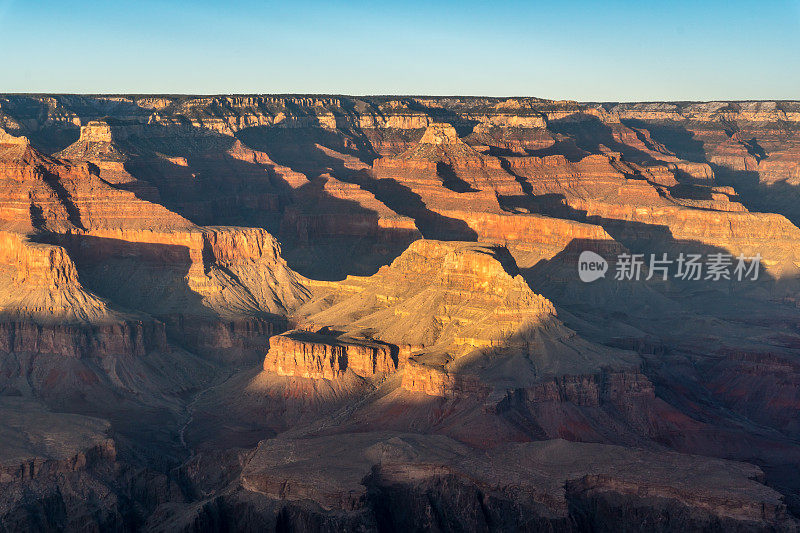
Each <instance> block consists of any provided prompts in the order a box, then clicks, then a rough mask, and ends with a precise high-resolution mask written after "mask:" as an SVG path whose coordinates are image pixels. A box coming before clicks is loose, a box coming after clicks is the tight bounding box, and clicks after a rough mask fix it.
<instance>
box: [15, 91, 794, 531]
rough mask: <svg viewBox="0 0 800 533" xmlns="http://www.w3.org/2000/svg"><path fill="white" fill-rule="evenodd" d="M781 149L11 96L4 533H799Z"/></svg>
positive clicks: (441, 115)
mask: <svg viewBox="0 0 800 533" xmlns="http://www.w3.org/2000/svg"><path fill="white" fill-rule="evenodd" d="M799 124H800V104H798V103H797V102H705V103H638V104H637V103H613V104H612V103H608V104H602V103H600V104H598V103H595V104H583V103H579V102H572V101H553V100H543V99H537V98H488V97H486V98H483V97H474V98H471V97H470V98H468V97H449V98H436V97H357V98H356V97H345V96H325V97H317V96H270V95H250V96H224V95H219V96H205V97H203V96H198V97H193V96H180V95H170V96H125V95H116V96H89V95H0V415H2V417H0V418H2V420H3V424H0V485H2V486H1V487H0V489H2V490H0V523H2V526H0V529H2V528H3V527H4V526H5V527H7V528H8V529H37V528H38V529H60V530H75V529H85V528H87V527H88V528H94V529H119V528H120V526H119V524H124V525H125V526H124V527H125V528H126V529H128V530H155V531H164V530H171V531H174V530H206V529H224V528H228V529H264V528H266V529H269V528H274V529H276V530H278V529H280V530H284V529H293V528H294V529H325V528H328V529H331V530H358V531H372V530H377V531H390V530H411V529H435V528H438V529H442V530H449V529H460V530H482V529H486V530H512V529H514V530H517V529H520V530H525V529H529V530H530V529H547V530H563V531H568V530H590V529H592V530H604V529H605V530H622V529H625V528H629V527H631V524H636V525H637V527H640V528H643V529H657V528H661V529H666V530H729V529H732V530H772V531H783V530H785V531H793V530H796V529H797V527H798V525H797V524H798V516H800V511H799V510H798V509H800V483H798V479H800V448H798V446H797V439H798V437H800V427H798V423H797V416H796V413H797V409H798V407H799V406H800V403H798V398H797V386H798V383H799V381H798V377H797V376H798V374H799V373H798V368H800V366H799V365H798V348H800V335H798V332H797V324H798V323H800V311H799V310H798V306H797V302H798V301H800V285H798V283H797V275H798V268H800V257H798V249H797V242H798V239H799V238H800V233H799V232H800V230H798V227H797V222H798V220H800V215H799V213H800V212H799V211H798V209H797V205H798V202H797V199H798V198H799V197H798V193H797V190H796V185H797V183H798V180H800V174H798V169H799V168H800V151H799V150H798V146H800V142H798V138H800V137H798V132H799V131H800V128H799V127H798V125H799ZM583 251H592V252H594V253H595V254H598V255H600V256H601V257H602V258H603V260H604V261H606V262H607V264H608V269H607V271H606V272H605V276H604V277H601V278H598V279H596V280H594V281H592V282H583V281H581V279H580V277H579V276H578V261H579V257H580V255H581V253H582V252H583ZM681 253H697V254H700V255H701V257H704V258H707V257H708V256H710V255H711V254H724V255H725V254H727V255H730V256H732V257H735V256H737V255H738V254H744V255H745V256H748V257H752V256H756V255H758V256H759V257H760V258H761V263H760V267H761V268H760V270H759V273H760V276H759V277H758V279H757V280H756V279H754V280H747V282H739V281H737V280H736V279H735V278H730V279H728V278H723V279H720V280H713V279H706V278H704V277H703V279H698V280H686V279H679V278H678V277H676V276H674V275H672V272H674V270H673V271H672V272H671V273H670V275H668V276H667V277H666V279H663V278H661V276H651V275H650V274H652V273H654V271H653V270H652V269H651V268H650V267H651V265H650V264H649V263H648V261H649V258H650V256H651V255H652V256H656V257H661V256H662V254H667V255H668V256H670V258H671V259H675V258H676V256H677V255H678V254H681ZM622 254H640V255H641V257H642V258H643V260H644V262H645V264H644V265H643V268H642V270H641V273H640V274H641V275H640V276H639V279H625V278H624V277H617V276H616V275H615V274H617V270H618V268H619V265H620V261H619V256H620V255H622ZM673 266H674V265H673ZM755 465H758V466H755ZM87 517H88V518H87ZM87 520H88V522H87ZM7 524H8V525H10V526H7Z"/></svg>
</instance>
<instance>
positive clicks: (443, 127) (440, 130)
mask: <svg viewBox="0 0 800 533" xmlns="http://www.w3.org/2000/svg"><path fill="white" fill-rule="evenodd" d="M460 141H461V139H459V138H458V133H456V129H455V128H454V127H453V126H451V125H450V124H447V123H445V122H434V123H433V124H430V125H429V126H428V127H427V129H426V130H425V133H424V134H423V135H422V139H420V140H419V142H420V144H456V143H458V142H460Z"/></svg>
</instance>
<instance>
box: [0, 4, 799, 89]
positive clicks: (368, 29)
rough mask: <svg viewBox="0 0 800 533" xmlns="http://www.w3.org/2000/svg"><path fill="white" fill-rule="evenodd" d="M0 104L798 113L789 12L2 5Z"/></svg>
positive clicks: (795, 30) (761, 8)
mask: <svg viewBox="0 0 800 533" xmlns="http://www.w3.org/2000/svg"><path fill="white" fill-rule="evenodd" d="M0 50H2V56H0V92H79V93H193V94H216V93H338V94H354V95H359V94H430V95H495V96H510V95H520V96H540V97H545V98H565V99H576V100H583V101H587V100H595V101H596V100H603V101H609V100H620V101H630V100H710V99H728V100H734V99H800V0H782V1H781V0H778V1H771V0H765V1H759V2H755V1H749V2H742V1H739V0H731V1H727V2H725V1H716V0H714V1H706V2H703V1H701V0H695V1H682V0H680V1H677V2H671V1H670V2H667V1H662V2H649V1H646V0H641V1H630V2H628V1H614V0H609V1H606V2H590V1H576V2H479V1H474V0H462V1H449V0H439V1H435V0H433V1H425V2H420V1H408V2H337V1H307V0H300V1H294V2H256V1H231V2H225V1H217V2H211V1H206V0H198V1H173V2H164V1H161V2H159V1H153V0H137V1H126V2H122V1H117V0H106V1H96V2H95V1H69V0H58V1H57V0H0Z"/></svg>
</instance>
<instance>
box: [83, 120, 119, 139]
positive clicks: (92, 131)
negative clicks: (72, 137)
mask: <svg viewBox="0 0 800 533" xmlns="http://www.w3.org/2000/svg"><path fill="white" fill-rule="evenodd" d="M121 135H122V136H123V137H124V136H125V135H124V134H123V132H121V131H119V130H114V129H112V127H111V125H110V124H109V123H108V122H103V121H100V120H92V121H89V122H88V123H87V124H86V125H85V126H81V136H80V140H81V141H85V142H106V143H110V142H112V141H114V140H118V139H119V138H120V136H121Z"/></svg>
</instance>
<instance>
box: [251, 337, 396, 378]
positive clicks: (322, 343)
mask: <svg viewBox="0 0 800 533" xmlns="http://www.w3.org/2000/svg"><path fill="white" fill-rule="evenodd" d="M269 343H270V348H269V352H268V353H267V356H266V358H265V359H264V370H265V371H267V372H273V373H275V374H278V375H279V376H294V377H303V378H312V379H328V380H331V379H337V378H339V377H342V376H343V375H344V374H345V373H346V372H347V370H350V371H352V372H353V373H355V374H357V375H359V376H361V377H372V376H375V375H376V374H381V373H383V374H387V373H391V372H394V371H395V370H397V362H396V360H395V358H393V357H392V347H391V346H390V345H388V344H383V343H377V342H371V341H367V340H361V339H349V338H343V337H338V336H337V335H335V334H333V333H330V332H328V331H327V330H324V329H323V330H321V331H320V332H317V333H313V332H309V331H304V330H292V331H288V332H286V333H282V334H280V335H275V336H273V337H271V338H270V340H269Z"/></svg>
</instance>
